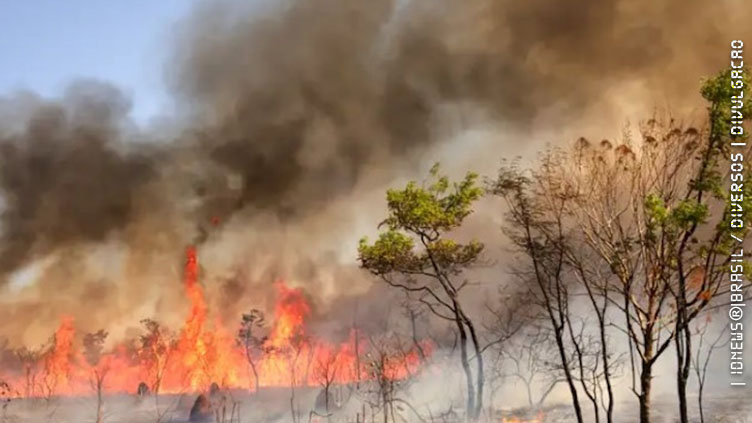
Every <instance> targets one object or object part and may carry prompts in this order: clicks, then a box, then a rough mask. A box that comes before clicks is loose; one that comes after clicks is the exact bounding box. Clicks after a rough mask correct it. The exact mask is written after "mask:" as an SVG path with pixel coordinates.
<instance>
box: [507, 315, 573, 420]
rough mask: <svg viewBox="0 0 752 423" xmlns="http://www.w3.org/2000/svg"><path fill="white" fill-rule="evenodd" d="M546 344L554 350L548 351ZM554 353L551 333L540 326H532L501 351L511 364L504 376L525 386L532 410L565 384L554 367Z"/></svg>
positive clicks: (556, 367)
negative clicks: (559, 386) (560, 385)
mask: <svg viewBox="0 0 752 423" xmlns="http://www.w3.org/2000/svg"><path fill="white" fill-rule="evenodd" d="M549 345H553V346H554V348H553V349H549V348H547V347H548V346H549ZM554 351H556V348H555V342H554V341H553V339H552V338H551V333H550V330H549V329H548V328H544V327H541V326H539V325H532V326H531V327H530V328H529V330H527V331H526V333H525V334H524V335H523V336H522V337H521V339H519V340H517V341H516V342H514V343H513V344H512V345H509V346H507V347H505V348H503V349H502V350H501V354H502V355H503V357H504V358H505V359H506V361H507V362H508V363H509V364H510V365H511V369H510V370H508V371H505V372H504V373H505V374H506V375H508V376H509V377H511V378H513V379H515V380H516V381H518V382H520V383H522V384H523V385H524V387H525V393H526V395H527V401H528V406H530V408H532V409H538V408H540V407H541V405H543V403H544V402H545V401H546V398H548V395H549V394H551V392H552V391H553V390H554V388H555V387H556V386H557V385H559V384H560V383H563V382H565V379H564V378H563V377H562V375H561V372H559V371H558V370H560V367H558V366H556V365H555V364H554V363H555V362H556V354H555V353H554V354H551V353H552V352H554ZM536 390H537V391H538V394H537V396H536V394H535V393H534V391H536Z"/></svg>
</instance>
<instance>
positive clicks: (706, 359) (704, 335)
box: [692, 315, 729, 423]
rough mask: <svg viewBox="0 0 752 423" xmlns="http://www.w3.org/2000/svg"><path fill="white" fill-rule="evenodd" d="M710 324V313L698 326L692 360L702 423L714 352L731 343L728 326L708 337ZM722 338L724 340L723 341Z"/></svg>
mask: <svg viewBox="0 0 752 423" xmlns="http://www.w3.org/2000/svg"><path fill="white" fill-rule="evenodd" d="M709 326H710V315H708V319H707V320H706V321H705V322H702V323H700V324H699V325H697V327H696V336H697V338H698V342H697V350H696V353H695V355H694V359H693V360H692V369H693V370H694V372H695V376H697V385H698V390H697V406H698V408H699V411H700V423H705V410H704V407H703V395H704V390H705V380H706V379H705V378H706V376H707V374H708V366H709V365H710V360H711V358H712V357H713V353H714V352H715V351H716V350H718V349H721V348H723V347H725V346H726V345H728V343H729V339H728V338H727V335H728V329H729V328H728V326H726V325H724V326H723V330H721V331H719V332H718V334H717V335H716V336H714V337H710V338H708V335H709V334H708V328H709ZM722 340H724V341H723V342H722Z"/></svg>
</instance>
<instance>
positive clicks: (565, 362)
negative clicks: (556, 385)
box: [554, 326, 583, 423]
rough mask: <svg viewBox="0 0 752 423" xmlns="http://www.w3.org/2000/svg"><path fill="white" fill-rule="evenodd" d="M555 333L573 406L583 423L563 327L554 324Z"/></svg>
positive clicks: (578, 419)
mask: <svg viewBox="0 0 752 423" xmlns="http://www.w3.org/2000/svg"><path fill="white" fill-rule="evenodd" d="M554 328H555V329H554V335H555V338H556V346H557V348H558V350H559V358H560V359H561V363H562V367H563V370H564V377H565V379H566V380H567V386H569V393H570V394H571V395H572V407H574V413H575V415H576V416H577V423H583V420H582V409H581V408H580V399H579V396H578V395H577V386H575V382H574V378H573V377H572V372H571V370H570V369H569V359H568V358H567V352H566V350H565V348H564V339H563V337H562V328H560V327H556V326H554Z"/></svg>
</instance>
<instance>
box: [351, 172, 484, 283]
mask: <svg viewBox="0 0 752 423" xmlns="http://www.w3.org/2000/svg"><path fill="white" fill-rule="evenodd" d="M430 177H431V178H430V180H429V181H428V183H427V184H426V183H424V184H422V185H419V184H418V183H416V182H414V181H412V182H409V183H408V184H407V185H406V186H405V188H403V189H390V190H388V191H387V207H388V210H389V214H388V216H387V218H386V219H385V220H384V221H383V222H382V225H386V227H387V230H386V231H384V232H382V233H381V234H380V235H379V238H378V239H377V240H376V241H375V242H374V243H373V244H371V243H369V241H368V239H367V238H363V239H361V240H360V243H359V246H358V253H359V259H360V262H361V266H362V267H363V268H365V269H368V270H370V271H371V272H373V273H375V274H378V275H386V274H389V273H392V272H398V273H403V274H410V275H416V274H425V273H428V272H431V273H432V274H437V273H440V274H444V275H447V274H456V273H458V272H460V271H462V270H463V269H464V268H466V267H468V266H470V265H472V264H473V263H474V262H475V261H476V260H477V259H478V257H479V255H480V253H481V252H482V250H483V245H482V244H481V243H479V242H477V241H471V242H469V243H467V244H462V243H459V242H457V241H455V240H453V239H450V238H448V237H447V234H448V232H449V231H451V230H452V229H456V228H458V227H460V226H461V225H462V222H463V221H464V220H465V218H466V217H467V216H468V215H470V213H472V211H473V209H472V206H473V204H474V203H475V201H477V200H478V199H479V198H480V197H481V196H482V195H483V189H482V188H481V187H479V186H478V185H477V179H478V176H477V175H476V174H474V173H468V174H467V175H466V176H465V178H464V179H462V180H461V181H459V182H454V183H452V182H450V181H449V178H447V177H446V176H443V175H440V174H439V167H438V165H435V166H434V167H433V168H432V169H431V172H430Z"/></svg>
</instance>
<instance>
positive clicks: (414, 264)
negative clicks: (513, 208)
mask: <svg viewBox="0 0 752 423" xmlns="http://www.w3.org/2000/svg"><path fill="white" fill-rule="evenodd" d="M482 195H483V189H482V188H481V187H479V186H478V185H477V175H476V174H474V173H468V174H467V175H466V176H465V177H464V179H462V180H460V181H459V182H455V183H450V181H449V179H448V178H447V177H446V176H443V175H440V174H439V166H438V165H435V166H434V167H433V168H432V169H431V171H430V180H429V181H427V182H424V183H423V184H418V183H416V182H409V183H408V184H407V185H406V186H405V187H404V188H403V189H390V190H388V191H387V207H388V216H387V218H386V219H385V220H384V221H383V222H382V223H381V224H380V225H379V227H380V228H385V230H383V231H382V232H381V233H380V234H379V237H378V239H377V240H376V241H375V242H373V243H370V242H369V240H368V239H366V238H363V239H361V240H360V245H359V247H358V253H359V260H360V263H361V266H362V267H363V268H364V269H367V270H369V271H370V272H371V273H373V274H374V275H376V276H378V277H380V278H381V279H382V280H383V281H384V282H386V283H387V284H389V285H390V286H392V287H395V288H398V289H402V290H404V291H406V292H408V293H410V294H411V295H414V296H416V297H417V299H418V300H419V301H420V302H421V303H422V304H424V305H425V306H426V307H427V308H428V309H429V310H430V311H431V312H432V313H433V314H434V315H435V316H437V317H439V318H441V319H444V320H447V321H449V322H452V324H453V325H454V327H455V330H456V332H457V334H458V336H459V340H460V361H461V365H462V368H463V371H464V373H465V378H466V384H467V414H468V417H469V418H470V419H471V420H474V419H477V418H478V417H479V415H480V412H481V409H482V402H483V384H484V376H483V370H484V369H483V357H482V348H481V345H480V339H479V336H478V331H477V329H476V324H475V323H474V322H473V320H472V319H471V317H470V315H469V314H468V313H467V311H466V308H465V306H464V305H463V301H462V298H461V293H462V291H463V289H465V288H466V287H467V286H468V282H467V280H464V279H462V275H463V272H464V271H465V270H467V269H468V268H469V267H471V266H472V265H473V264H475V263H476V262H477V261H478V259H479V257H480V254H481V252H482V251H483V244H481V243H480V242H478V241H470V242H467V243H462V242H459V241H457V240H455V239H453V238H452V237H451V232H452V230H455V229H457V228H459V227H460V226H461V225H462V223H463V222H464V220H465V218H467V217H468V216H469V215H470V214H471V213H472V211H473V209H472V207H473V204H474V203H475V202H476V201H477V200H478V199H479V198H481V196H482ZM473 360H474V361H475V364H476V366H475V367H476V368H475V372H473V370H472V368H471V362H472V361H473Z"/></svg>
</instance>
